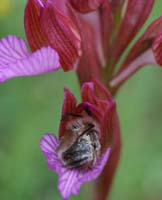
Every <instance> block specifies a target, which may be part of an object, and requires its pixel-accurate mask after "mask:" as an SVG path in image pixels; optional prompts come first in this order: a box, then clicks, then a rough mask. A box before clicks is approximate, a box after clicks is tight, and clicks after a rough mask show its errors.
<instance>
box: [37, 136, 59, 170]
mask: <svg viewBox="0 0 162 200" xmlns="http://www.w3.org/2000/svg"><path fill="white" fill-rule="evenodd" d="M58 145H59V141H58V139H57V137H56V136H55V135H54V134H50V133H48V134H45V135H44V136H43V137H42V138H41V140H40V148H41V150H42V152H43V154H44V155H45V157H46V158H47V163H48V166H49V168H51V169H52V170H53V171H58V169H59V168H60V167H61V162H60V160H59V159H58V156H57V152H56V149H57V147H58Z"/></svg>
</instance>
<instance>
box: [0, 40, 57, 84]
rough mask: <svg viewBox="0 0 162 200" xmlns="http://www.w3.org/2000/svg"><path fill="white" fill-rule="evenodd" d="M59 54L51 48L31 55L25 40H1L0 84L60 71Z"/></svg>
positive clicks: (42, 49)
mask: <svg viewBox="0 0 162 200" xmlns="http://www.w3.org/2000/svg"><path fill="white" fill-rule="evenodd" d="M59 67H60V63H59V57H58V54H57V53H56V52H55V51H54V50H53V49H52V48H50V47H47V48H44V47H43V48H41V49H40V50H38V51H36V52H34V53H33V54H31V55H30V54H29V53H28V52H27V48H26V46H25V43H24V41H23V40H21V39H19V38H17V37H15V36H8V37H7V38H4V39H2V40H0V82H4V81H6V80H7V79H10V78H13V77H17V76H32V75H38V74H42V73H46V72H50V71H55V70H57V69H59Z"/></svg>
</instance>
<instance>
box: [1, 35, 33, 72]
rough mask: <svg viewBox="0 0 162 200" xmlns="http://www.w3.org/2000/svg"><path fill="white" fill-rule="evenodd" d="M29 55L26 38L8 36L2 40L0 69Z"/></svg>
mask: <svg viewBox="0 0 162 200" xmlns="http://www.w3.org/2000/svg"><path fill="white" fill-rule="evenodd" d="M28 55H29V53H28V50H27V47H26V45H25V42H24V40H22V39H19V38H17V37H16V36H8V37H6V38H3V39H1V40H0V69H1V68H2V67H6V66H7V65H8V64H10V63H13V62H16V61H17V60H19V59H22V58H26V57H27V56H28Z"/></svg>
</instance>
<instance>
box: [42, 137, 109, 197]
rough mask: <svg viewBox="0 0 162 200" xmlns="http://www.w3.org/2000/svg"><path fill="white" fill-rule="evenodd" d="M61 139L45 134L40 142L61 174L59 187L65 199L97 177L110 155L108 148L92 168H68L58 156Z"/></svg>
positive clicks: (50, 165) (53, 166)
mask: <svg viewBox="0 0 162 200" xmlns="http://www.w3.org/2000/svg"><path fill="white" fill-rule="evenodd" d="M58 144H59V141H58V139H57V138H56V137H55V136H54V135H53V134H45V135H44V136H43V137H42V139H41V142H40V148H41V150H42V152H43V154H44V155H45V157H46V158H47V163H48V166H49V167H50V168H51V169H52V170H54V171H56V172H57V173H58V175H59V180H58V189H59V191H60V194H61V196H62V197H63V199H65V200H66V199H68V198H69V197H70V196H71V195H76V194H78V193H79V191H80V187H81V185H82V184H83V183H85V182H88V181H91V180H94V179H96V178H97V177H98V176H99V175H100V174H101V172H102V170H103V168H104V166H105V164H106V163H107V161H108V159H109V155H110V148H108V149H107V150H106V151H105V152H104V153H103V154H102V156H101V157H99V158H98V159H97V161H96V163H95V164H94V165H93V166H92V168H90V169H82V170H81V169H77V170H76V169H68V168H66V167H65V166H63V165H62V164H61V161H60V160H59V158H58V156H57V151H56V150H57V147H58Z"/></svg>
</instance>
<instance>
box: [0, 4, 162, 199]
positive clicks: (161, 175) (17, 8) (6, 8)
mask: <svg viewBox="0 0 162 200" xmlns="http://www.w3.org/2000/svg"><path fill="white" fill-rule="evenodd" d="M24 7H25V0H1V2H0V37H1V38H2V37H5V36H7V35H9V34H14V35H17V36H20V37H23V38H25V34H24V28H23V12H24ZM161 8H162V4H161V1H160V0H156V3H155V6H154V8H153V11H152V13H151V15H150V17H149V19H148V21H147V23H146V24H145V26H144V27H146V26H147V24H149V23H150V22H151V21H152V20H153V19H155V18H156V17H158V16H160V15H161V14H162V9H161ZM143 30H144V29H143ZM143 30H142V31H143ZM76 82H77V79H76V76H75V74H74V73H73V72H70V73H66V75H65V74H64V73H63V72H62V71H58V72H55V73H49V74H45V75H41V76H37V77H27V78H17V79H12V80H9V81H7V82H6V83H4V84H1V85H0V199H3V200H10V199H16V200H29V199H30V200H60V199H61V198H60V196H59V193H58V191H57V188H56V181H57V175H56V174H55V173H53V172H52V171H50V170H49V169H48V168H47V166H46V162H45V158H44V157H43V155H42V153H41V151H40V149H39V140H40V138H41V136H42V135H43V133H45V132H54V133H56V134H57V131H58V126H59V118H60V111H61V105H62V101H63V87H64V86H66V87H68V88H69V89H71V90H72V92H74V93H75V94H76V95H77V96H78V98H79V92H78V91H79V90H78V88H79V87H78V86H77V85H76ZM117 105H118V112H119V117H120V123H121V129H122V140H123V149H122V156H121V160H120V164H119V168H118V171H117V174H116V177H115V181H114V184H113V187H112V192H111V196H110V200H129V199H131V200H137V199H138V200H146V199H147V200H155V199H156V200H161V199H162V69H161V68H160V67H159V68H158V67H150V66H148V67H145V68H143V69H142V70H141V71H140V72H138V73H137V74H136V75H135V76H134V77H133V78H131V79H130V80H129V81H128V82H127V83H126V84H125V86H124V87H123V88H122V89H121V90H120V93H119V94H118V96H117ZM86 192H88V189H87V186H83V187H82V189H81V193H80V195H79V196H76V197H72V198H71V199H72V200H74V199H75V200H79V199H88V196H85V194H86Z"/></svg>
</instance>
